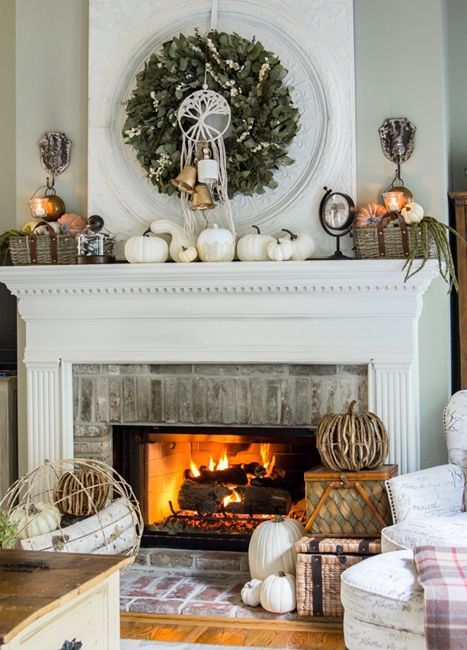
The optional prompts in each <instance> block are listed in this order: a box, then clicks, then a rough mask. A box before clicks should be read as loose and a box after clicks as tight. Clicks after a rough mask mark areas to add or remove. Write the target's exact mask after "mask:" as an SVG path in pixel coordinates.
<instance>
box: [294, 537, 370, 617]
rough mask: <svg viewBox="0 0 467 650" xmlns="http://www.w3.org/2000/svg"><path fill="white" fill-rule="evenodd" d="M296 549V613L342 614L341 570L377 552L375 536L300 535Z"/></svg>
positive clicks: (310, 614) (315, 614)
mask: <svg viewBox="0 0 467 650" xmlns="http://www.w3.org/2000/svg"><path fill="white" fill-rule="evenodd" d="M295 551H296V553H297V564H296V591H297V612H298V613H299V614H300V616H325V617H330V618H342V616H343V614H344V610H343V608H342V604H341V600H340V589H341V584H340V583H341V574H342V572H343V571H345V569H348V568H349V567H350V566H352V565H353V564H357V563H358V562H361V561H362V560H364V559H365V558H366V557H368V556H370V555H376V554H377V553H381V542H380V540H379V539H371V540H370V539H336V538H332V539H330V538H316V537H302V539H300V540H298V542H296V543H295Z"/></svg>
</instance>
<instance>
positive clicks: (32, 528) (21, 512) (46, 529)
mask: <svg viewBox="0 0 467 650" xmlns="http://www.w3.org/2000/svg"><path fill="white" fill-rule="evenodd" d="M61 516H62V515H61V513H60V510H59V509H58V508H56V507H55V506H53V505H52V504H50V503H43V502H42V501H38V502H37V503H31V504H29V506H18V508H15V510H13V512H12V513H11V515H10V521H12V522H14V523H16V524H17V525H18V537H19V539H27V538H28V537H36V535H44V534H45V533H52V532H53V531H54V530H57V528H58V527H59V525H60V519H61Z"/></svg>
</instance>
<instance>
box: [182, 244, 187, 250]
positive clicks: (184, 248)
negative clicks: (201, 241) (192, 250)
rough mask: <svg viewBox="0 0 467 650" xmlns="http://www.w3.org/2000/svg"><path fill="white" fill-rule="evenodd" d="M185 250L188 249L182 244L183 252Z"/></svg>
mask: <svg viewBox="0 0 467 650" xmlns="http://www.w3.org/2000/svg"><path fill="white" fill-rule="evenodd" d="M186 250H188V249H187V247H186V246H184V245H183V244H182V251H183V252H185V251H186Z"/></svg>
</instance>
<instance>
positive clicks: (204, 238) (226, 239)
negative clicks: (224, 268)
mask: <svg viewBox="0 0 467 650" xmlns="http://www.w3.org/2000/svg"><path fill="white" fill-rule="evenodd" d="M196 248H197V249H198V253H199V257H200V259H201V261H203V262H231V261H232V260H233V258H234V256H235V237H234V236H233V234H232V233H231V232H230V230H227V229H226V228H219V226H218V225H217V223H214V224H213V225H212V228H205V229H204V230H203V231H201V233H200V235H199V237H198V242H197V244H196Z"/></svg>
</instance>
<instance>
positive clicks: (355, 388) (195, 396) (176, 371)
mask: <svg viewBox="0 0 467 650" xmlns="http://www.w3.org/2000/svg"><path fill="white" fill-rule="evenodd" d="M73 390H74V416H75V455H76V456H87V457H95V458H100V459H102V460H106V461H107V462H111V461H112V426H111V425H112V424H114V423H115V424H135V425H138V424H153V425H157V424H183V425H203V424H209V425H216V424H217V425H226V424H227V425H249V426H257V425H266V426H283V427H290V426H316V424H317V423H318V421H319V418H320V417H321V416H322V415H323V414H324V413H327V412H339V411H342V410H343V409H344V408H345V407H346V406H347V405H348V404H349V402H350V401H351V400H352V399H358V400H359V405H360V407H361V408H366V407H367V400H368V386H367V367H366V366H360V365H352V366H348V365H337V366H336V365H288V364H241V365H234V364H231V365H213V364H209V365H149V364H147V365H144V364H126V365H107V364H106V365H99V364H96V365H92V364H91V365H90V364H86V365H84V364H81V365H74V366H73Z"/></svg>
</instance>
